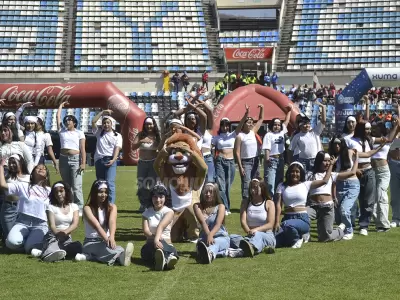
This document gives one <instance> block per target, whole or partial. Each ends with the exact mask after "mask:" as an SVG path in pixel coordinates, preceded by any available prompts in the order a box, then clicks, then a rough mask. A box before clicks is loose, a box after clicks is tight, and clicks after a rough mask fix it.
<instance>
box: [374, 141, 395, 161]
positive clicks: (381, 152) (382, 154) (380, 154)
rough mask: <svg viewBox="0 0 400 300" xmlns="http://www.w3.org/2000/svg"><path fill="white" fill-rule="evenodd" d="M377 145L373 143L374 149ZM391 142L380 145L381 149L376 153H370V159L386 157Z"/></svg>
mask: <svg viewBox="0 0 400 300" xmlns="http://www.w3.org/2000/svg"><path fill="white" fill-rule="evenodd" d="M378 147H379V145H378V144H375V145H373V148H374V149H376V148H378ZM390 147H391V144H386V145H385V146H383V147H382V149H381V150H379V151H378V152H377V153H376V154H374V155H372V157H371V158H372V159H387V156H388V153H389V150H390Z"/></svg>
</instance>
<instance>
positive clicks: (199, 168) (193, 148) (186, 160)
mask: <svg viewBox="0 0 400 300" xmlns="http://www.w3.org/2000/svg"><path fill="white" fill-rule="evenodd" d="M154 169H155V170H156V172H157V174H158V176H159V177H160V180H161V181H162V182H163V183H164V185H165V186H166V187H167V188H168V189H169V191H170V195H171V203H172V209H173V210H174V212H175V217H174V225H173V227H172V231H171V239H172V241H173V242H177V241H182V240H183V238H184V235H185V233H186V238H187V239H197V238H198V236H199V232H198V226H197V220H196V217H195V214H194V211H193V204H194V203H197V202H199V200H200V193H201V189H202V187H203V184H204V180H205V178H206V175H207V165H206V163H205V162H204V159H203V156H202V155H201V152H200V149H199V148H198V147H197V145H196V142H195V141H194V140H193V138H192V137H191V136H190V135H188V134H185V133H175V134H174V135H173V136H171V137H170V138H169V139H167V140H166V142H165V146H164V148H163V150H161V151H160V152H159V153H158V156H157V158H156V160H155V162H154Z"/></svg>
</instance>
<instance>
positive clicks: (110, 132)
mask: <svg viewBox="0 0 400 300" xmlns="http://www.w3.org/2000/svg"><path fill="white" fill-rule="evenodd" d="M111 114H112V111H111V110H103V111H101V112H100V113H98V114H97V115H96V116H95V117H94V118H93V120H92V132H93V134H94V135H95V136H96V138H97V143H96V152H95V154H94V164H95V167H96V179H97V180H100V179H103V180H107V182H108V184H109V187H110V202H111V203H115V177H116V176H117V159H118V155H119V152H120V151H121V149H122V136H121V135H120V134H119V133H118V132H116V131H115V123H116V121H115V120H114V119H113V118H112V117H111V116H110V115H111ZM100 117H102V120H101V123H102V126H101V128H99V127H97V124H96V123H97V121H98V120H99V119H100Z"/></svg>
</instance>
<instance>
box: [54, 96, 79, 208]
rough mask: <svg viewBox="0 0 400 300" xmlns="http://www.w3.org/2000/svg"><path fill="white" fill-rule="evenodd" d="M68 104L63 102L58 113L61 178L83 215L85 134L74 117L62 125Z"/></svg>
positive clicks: (71, 116) (67, 118)
mask: <svg viewBox="0 0 400 300" xmlns="http://www.w3.org/2000/svg"><path fill="white" fill-rule="evenodd" d="M67 104H68V102H63V103H61V104H60V106H59V107H58V111H57V130H58V134H59V135H60V144H61V146H60V159H59V162H60V171H61V178H62V179H63V181H64V182H66V183H68V184H69V186H70V187H71V188H72V192H73V193H74V203H76V204H78V206H79V210H80V212H79V215H81V214H82V208H83V192H82V174H83V171H84V170H85V167H86V149H85V141H86V138H85V134H84V133H83V131H80V130H78V129H76V127H77V126H78V120H77V119H76V118H75V116H73V115H67V116H65V117H64V120H63V122H62V123H61V111H62V109H63V108H64V106H65V105H67ZM62 125H64V126H65V128H63V127H62Z"/></svg>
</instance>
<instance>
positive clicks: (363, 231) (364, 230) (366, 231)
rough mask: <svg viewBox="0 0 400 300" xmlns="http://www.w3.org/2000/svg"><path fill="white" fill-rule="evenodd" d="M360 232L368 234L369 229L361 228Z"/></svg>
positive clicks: (364, 234)
mask: <svg viewBox="0 0 400 300" xmlns="http://www.w3.org/2000/svg"><path fill="white" fill-rule="evenodd" d="M360 234H361V235H363V236H367V235H368V230H367V229H365V228H362V229H360Z"/></svg>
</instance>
